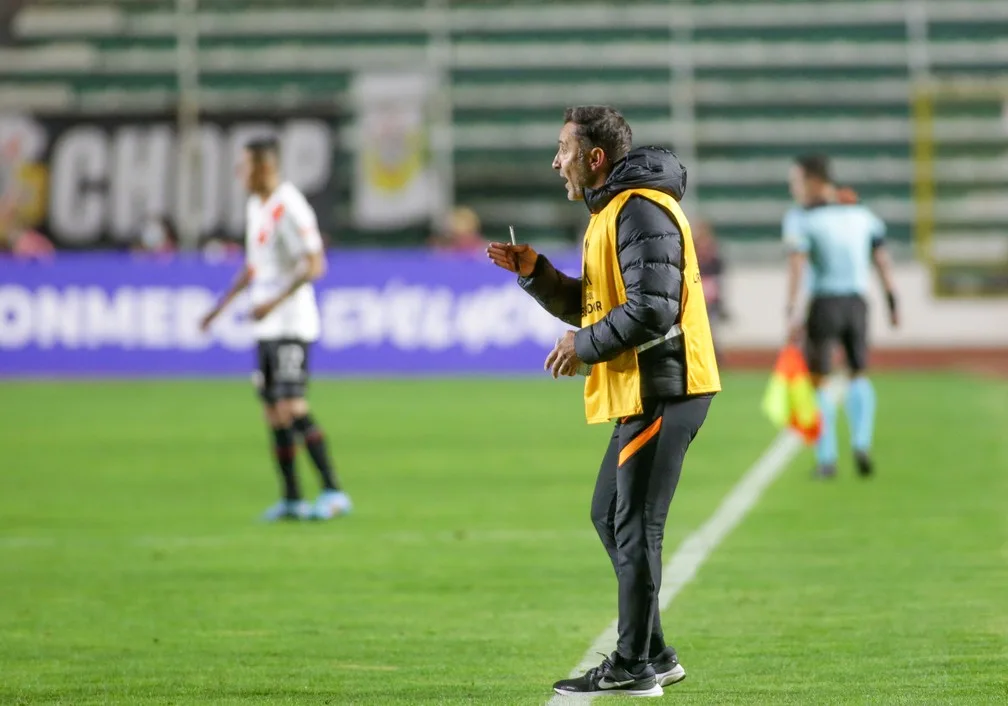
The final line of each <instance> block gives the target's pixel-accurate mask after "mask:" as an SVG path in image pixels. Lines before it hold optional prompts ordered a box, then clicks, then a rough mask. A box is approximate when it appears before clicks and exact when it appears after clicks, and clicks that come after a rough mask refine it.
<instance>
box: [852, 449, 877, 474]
mask: <svg viewBox="0 0 1008 706" xmlns="http://www.w3.org/2000/svg"><path fill="white" fill-rule="evenodd" d="M854 463H855V464H857V472H858V475H859V476H861V477H862V478H867V477H868V476H870V475H871V474H872V473H874V472H875V466H874V464H873V463H872V460H871V456H869V455H868V452H867V451H855V452H854Z"/></svg>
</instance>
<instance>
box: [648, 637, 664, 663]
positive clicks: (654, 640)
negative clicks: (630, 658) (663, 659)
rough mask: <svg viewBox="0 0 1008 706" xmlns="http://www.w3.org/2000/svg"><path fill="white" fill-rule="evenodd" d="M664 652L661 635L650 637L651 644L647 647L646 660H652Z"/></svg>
mask: <svg viewBox="0 0 1008 706" xmlns="http://www.w3.org/2000/svg"><path fill="white" fill-rule="evenodd" d="M664 651H665V638H664V637H663V636H661V635H654V634H652V635H651V644H650V645H649V646H648V659H654V658H655V657H658V656H659V655H660V654H661V653H662V652H664Z"/></svg>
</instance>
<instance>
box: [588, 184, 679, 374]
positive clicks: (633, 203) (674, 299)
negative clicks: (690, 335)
mask: <svg viewBox="0 0 1008 706" xmlns="http://www.w3.org/2000/svg"><path fill="white" fill-rule="evenodd" d="M616 252H617V256H618V258H619V265H620V272H621V273H622V275H623V284H624V287H625V289H626V299H627V301H626V303H625V304H621V305H620V306H616V307H614V308H613V309H612V310H610V311H609V313H608V314H606V315H605V317H604V318H603V319H601V320H600V321H598V322H597V323H595V324H592V325H591V326H588V327H586V328H583V329H580V330H579V331H578V332H577V333H576V334H575V336H574V349H575V351H576V352H577V356H578V358H579V359H581V360H582V361H583V362H585V363H588V364H594V363H599V362H603V361H607V360H612V359H613V358H615V357H616V356H618V355H619V354H620V353H622V352H624V351H626V350H629V349H631V348H635V347H637V346H639V345H641V344H642V343H647V342H648V341H653V340H654V339H656V338H661V337H662V336H664V335H665V334H667V333H668V331H669V330H670V329H671V328H672V326H674V325H675V323H676V321H677V320H678V318H679V309H680V304H681V299H682V269H681V265H682V261H683V236H682V233H681V232H680V230H679V226H678V225H677V224H676V222H675V221H674V220H673V219H672V217H671V216H670V215H669V213H668V212H667V211H666V210H665V209H663V208H662V207H661V206H659V205H658V204H656V203H654V202H653V201H649V200H647V199H645V198H643V197H639V196H634V197H632V198H630V199H629V200H628V201H627V203H626V204H625V205H624V207H623V210H622V211H621V212H620V215H619V217H618V219H617V221H616Z"/></svg>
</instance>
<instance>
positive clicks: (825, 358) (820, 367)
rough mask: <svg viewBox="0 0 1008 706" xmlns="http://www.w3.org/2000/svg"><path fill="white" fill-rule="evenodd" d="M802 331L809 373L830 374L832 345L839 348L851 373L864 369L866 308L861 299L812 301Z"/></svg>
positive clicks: (821, 298)
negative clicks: (804, 330)
mask: <svg viewBox="0 0 1008 706" xmlns="http://www.w3.org/2000/svg"><path fill="white" fill-rule="evenodd" d="M806 331H807V340H806V344H805V358H806V360H807V361H808V366H809V370H811V371H812V372H813V373H817V374H819V375H825V374H827V373H829V372H830V368H831V367H832V366H831V363H832V359H833V346H834V344H835V343H840V344H841V345H843V349H844V354H845V355H846V356H847V366H848V367H849V368H850V370H851V372H854V373H859V372H861V371H862V370H864V369H865V368H866V367H867V366H868V305H867V304H866V303H865V300H864V297H862V296H861V295H859V294H848V295H838V296H818V297H815V298H813V299H812V303H811V304H810V305H809V311H808V320H807V322H806Z"/></svg>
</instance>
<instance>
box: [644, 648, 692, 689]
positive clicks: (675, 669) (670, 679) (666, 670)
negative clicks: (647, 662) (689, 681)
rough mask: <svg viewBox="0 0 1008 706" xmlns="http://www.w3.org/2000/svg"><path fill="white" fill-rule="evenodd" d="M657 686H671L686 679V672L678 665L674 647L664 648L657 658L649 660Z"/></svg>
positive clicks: (677, 656)
mask: <svg viewBox="0 0 1008 706" xmlns="http://www.w3.org/2000/svg"><path fill="white" fill-rule="evenodd" d="M651 667H652V669H654V671H655V681H657V682H658V686H672V685H673V684H676V683H678V682H681V681H682V680H683V679H685V678H686V670H685V669H683V667H682V665H681V664H679V655H677V654H676V651H675V648H674V647H666V648H665V649H664V650H662V651H661V652H660V653H659V654H658V656H657V657H652V658H651Z"/></svg>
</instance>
